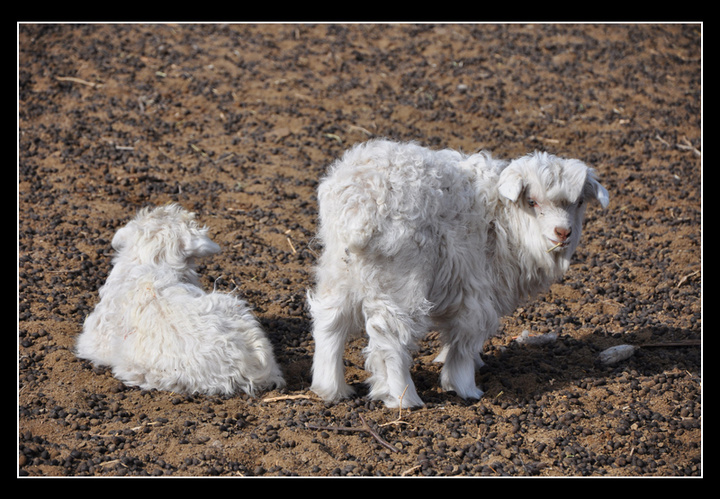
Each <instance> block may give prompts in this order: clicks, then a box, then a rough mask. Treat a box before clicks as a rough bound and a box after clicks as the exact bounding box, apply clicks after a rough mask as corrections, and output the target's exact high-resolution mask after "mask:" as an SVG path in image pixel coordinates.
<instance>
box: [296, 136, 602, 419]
mask: <svg viewBox="0 0 720 499" xmlns="http://www.w3.org/2000/svg"><path fill="white" fill-rule="evenodd" d="M591 198H594V199H597V200H598V201H599V202H600V204H601V205H602V206H603V207H606V206H607V204H608V202H609V197H608V193H607V191H606V190H605V188H603V187H602V186H601V185H600V184H599V183H598V181H597V180H596V178H595V173H594V170H593V169H591V168H589V167H587V166H586V165H585V164H583V163H582V162H580V161H578V160H573V159H561V158H558V157H555V156H552V155H549V154H546V153H535V154H532V155H528V156H524V157H521V158H519V159H516V160H514V161H512V162H510V163H507V162H505V161H499V160H496V159H493V158H492V157H491V156H490V154H488V153H486V152H482V153H478V154H474V155H470V156H466V155H463V154H461V153H459V152H456V151H452V150H441V151H433V150H430V149H427V148H424V147H421V146H419V145H416V144H414V143H395V142H390V141H387V140H373V141H370V142H367V143H364V144H361V145H358V146H355V147H354V148H352V149H350V150H349V151H347V152H346V153H345V155H344V157H343V158H341V159H340V160H339V161H336V162H335V163H333V164H332V165H331V166H330V168H329V171H328V174H327V176H326V178H324V179H323V181H322V182H321V184H320V187H319V190H318V199H319V218H320V221H319V223H320V225H319V232H318V236H319V239H320V241H321V242H322V244H323V245H324V249H323V253H322V255H321V257H320V260H319V262H318V266H317V270H316V279H317V282H316V287H315V289H314V290H313V291H311V292H309V293H308V302H309V305H310V311H311V313H312V317H313V323H314V324H313V336H314V340H315V354H314V359H313V379H312V386H311V389H312V390H313V391H314V392H315V393H317V394H318V395H320V396H321V397H322V398H323V399H325V400H327V401H336V400H338V399H341V398H344V397H347V396H349V395H350V394H351V393H352V392H353V390H352V388H351V387H350V386H349V385H348V384H347V383H346V382H345V379H344V367H343V355H344V348H345V343H346V340H347V338H348V337H349V336H350V335H354V334H357V333H360V332H361V331H362V330H363V328H364V330H365V332H366V334H367V336H368V344H367V347H366V349H365V357H366V363H365V368H366V369H367V370H368V371H369V372H370V374H371V376H370V378H369V380H368V382H369V384H370V393H369V396H370V397H371V398H373V399H377V400H382V401H384V403H385V404H386V405H387V406H389V407H397V406H399V405H400V404H401V403H402V406H403V407H414V406H419V405H422V404H423V402H422V400H421V398H420V397H419V395H418V394H417V391H416V389H415V386H414V384H413V381H412V379H411V376H410V367H411V364H412V352H413V350H414V348H415V347H416V343H417V341H418V340H419V339H420V338H421V337H422V336H423V335H424V334H425V333H427V332H428V331H429V330H430V329H431V328H436V329H437V330H438V331H439V333H440V338H441V340H442V343H443V350H442V352H441V353H440V355H439V356H438V359H437V360H440V361H443V362H444V365H443V368H442V374H441V384H442V387H443V389H445V390H448V391H450V390H452V391H455V392H456V393H457V394H458V395H460V396H461V397H463V398H480V397H481V396H482V395H483V392H482V390H480V389H479V388H478V387H477V385H476V383H475V368H476V367H477V366H481V365H482V361H481V360H480V352H481V351H482V348H483V345H484V343H485V341H486V340H487V339H488V338H489V337H490V336H492V335H493V334H494V333H495V332H496V331H497V329H498V327H499V323H500V318H501V317H502V316H504V315H507V314H510V313H512V312H513V310H515V308H516V307H517V306H518V305H519V304H520V303H522V302H523V301H524V300H527V299H529V298H530V297H532V296H533V295H535V294H537V293H539V292H542V291H544V290H546V289H548V287H549V286H550V284H552V283H553V282H554V281H557V280H558V279H560V278H561V277H562V275H563V274H564V272H565V271H566V270H567V268H568V266H569V264H570V259H571V256H572V255H573V252H574V251H575V248H576V247H577V245H578V242H579V240H580V232H581V229H582V221H583V215H584V211H585V201H586V200H588V199H591Z"/></svg>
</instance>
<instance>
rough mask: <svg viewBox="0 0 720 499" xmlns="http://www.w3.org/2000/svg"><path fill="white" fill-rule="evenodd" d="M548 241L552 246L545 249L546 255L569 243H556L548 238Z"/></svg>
mask: <svg viewBox="0 0 720 499" xmlns="http://www.w3.org/2000/svg"><path fill="white" fill-rule="evenodd" d="M548 240H549V241H550V242H551V243H552V246H550V247H549V248H548V249H547V253H552V252H553V251H555V250H556V249H559V248H564V247H566V246H567V245H568V244H569V243H570V242H569V241H556V240H555V239H550V238H548Z"/></svg>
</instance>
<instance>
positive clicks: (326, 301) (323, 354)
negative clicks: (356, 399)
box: [308, 296, 357, 402]
mask: <svg viewBox="0 0 720 499" xmlns="http://www.w3.org/2000/svg"><path fill="white" fill-rule="evenodd" d="M308 303H309V305H310V312H311V314H312V317H313V339H314V341H315V354H314V355H313V366H312V385H311V386H310V389H311V390H312V391H313V392H315V393H316V394H318V395H319V396H320V397H321V398H322V399H323V400H326V401H328V402H336V401H338V400H340V399H343V398H346V397H349V396H351V395H352V394H353V393H354V390H353V388H352V387H351V386H350V385H348V384H347V383H346V382H345V365H344V362H343V358H344V354H345V343H346V342H347V339H348V337H349V336H351V335H352V334H355V332H356V329H357V325H356V318H355V314H353V311H352V309H351V308H350V306H349V304H348V302H347V301H345V300H338V299H332V298H330V297H328V296H325V297H313V296H308Z"/></svg>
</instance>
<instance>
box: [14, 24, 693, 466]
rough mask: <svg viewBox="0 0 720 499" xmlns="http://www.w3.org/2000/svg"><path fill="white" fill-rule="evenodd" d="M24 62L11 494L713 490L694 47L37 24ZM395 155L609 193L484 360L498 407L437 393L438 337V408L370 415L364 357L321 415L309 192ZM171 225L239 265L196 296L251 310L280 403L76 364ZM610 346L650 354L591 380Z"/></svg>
mask: <svg viewBox="0 0 720 499" xmlns="http://www.w3.org/2000/svg"><path fill="white" fill-rule="evenodd" d="M18 47H19V68H18V78H19V80H18V91H19V102H18V109H19V158H18V217H19V220H18V227H19V232H18V238H19V240H18V244H19V246H18V267H19V268H18V273H19V274H18V468H17V470H18V476H35V477H36V476H45V477H59V476H175V477H180V476H198V477H199V476H203V477H209V476H222V477H230V476H264V477H279V476H323V477H333V476H394V477H397V476H413V477H420V476H437V477H440V476H565V477H567V476H572V477H578V476H595V477H599V476H632V477H640V476H643V477H647V476H662V477H667V476H685V477H688V476H691V477H700V476H702V445H701V444H702V417H701V414H702V392H701V384H702V378H701V372H702V364H701V358H702V351H701V347H700V345H699V341H700V340H701V331H702V309H701V277H702V274H701V248H702V246H701V218H702V215H701V155H700V150H701V144H700V140H701V26H700V25H691V24H677V25H673V24H665V25H652V24H643V25H620V24H613V25H545V24H532V25H520V24H513V25H495V24H490V25H485V24H463V25H408V24H384V25H366V24H350V25H336V24H319V25H299V24H297V25H296V24H265V25H251V24H240V25H232V24H230V25H223V24H208V25H168V24H160V25H143V24H129V25H95V24H92V25H62V24H61V25H56V24H41V25H32V24H20V25H19V26H18ZM380 136H384V137H390V138H393V139H397V140H415V141H418V142H420V143H422V144H424V145H427V146H430V147H434V148H440V147H451V148H455V149H459V150H463V151H466V152H474V151H477V150H479V149H488V150H490V151H492V152H493V153H494V154H495V155H497V156H500V157H504V158H508V159H510V158H513V157H516V156H519V155H523V154H525V153H527V152H530V151H532V150H535V149H539V150H547V151H550V152H552V153H555V154H558V155H562V156H569V157H575V158H579V159H581V160H583V161H585V162H586V163H588V164H590V165H591V166H593V167H595V168H596V169H597V170H598V173H599V175H600V177H601V179H602V182H603V184H604V185H605V186H606V187H607V189H608V191H609V192H610V196H611V204H610V206H609V208H608V209H607V210H605V211H602V210H601V209H600V208H599V207H598V205H597V204H595V205H592V206H591V207H590V208H589V209H588V216H587V221H586V229H585V232H584V235H583V242H581V246H580V248H579V250H578V252H577V254H576V257H575V262H574V264H573V266H572V267H571V270H570V271H569V273H568V274H567V275H566V277H565V279H564V280H563V281H562V282H560V283H558V284H556V285H554V286H553V287H552V289H551V290H550V291H549V292H548V293H546V294H544V295H542V296H539V297H537V298H536V299H535V300H533V301H532V302H530V303H528V304H527V305H526V306H524V307H523V308H521V309H519V310H518V311H517V312H516V313H515V314H514V315H512V316H510V317H507V319H506V320H505V321H504V323H503V328H502V331H501V332H500V334H499V335H498V336H497V337H496V338H494V339H493V340H492V341H491V342H490V343H489V344H488V345H487V347H486V349H485V352H484V354H483V355H484V360H485V362H486V366H485V367H484V368H483V369H481V370H480V371H479V372H478V373H477V379H478V382H479V384H480V385H481V386H482V388H483V389H484V390H485V392H486V393H485V396H484V398H483V399H482V400H480V401H472V402H466V401H463V400H462V399H460V398H458V397H457V396H455V395H454V394H453V393H445V392H443V391H441V390H440V389H439V388H438V366H437V365H435V364H433V362H432V359H433V356H434V355H435V353H436V352H437V347H438V345H437V342H436V340H435V338H434V337H433V335H432V334H431V335H430V336H429V337H428V338H427V340H426V341H425V342H424V343H423V345H422V348H421V350H420V351H419V352H418V353H417V356H416V359H417V361H416V363H415V365H414V371H413V376H414V379H415V380H416V384H417V387H418V392H419V393H420V395H421V396H422V397H423V399H424V400H425V401H426V402H427V405H426V406H425V407H423V408H420V409H416V410H412V411H402V412H400V411H398V410H396V409H393V410H390V409H386V408H385V407H384V406H383V405H382V404H380V403H373V402H371V401H369V400H368V399H367V398H366V397H365V394H366V389H365V387H364V385H363V383H362V381H363V379H364V378H365V373H364V372H363V370H362V365H363V359H362V354H361V349H362V346H363V340H362V339H359V340H356V341H354V342H353V343H351V344H350V345H349V346H348V350H347V361H346V364H347V366H348V371H347V376H348V379H349V381H350V382H351V383H352V384H354V385H356V386H357V388H358V393H359V395H358V397H356V398H353V399H350V400H348V401H345V402H342V403H339V404H336V405H327V404H325V403H323V402H320V401H319V400H317V399H316V398H315V397H313V394H312V393H311V392H309V391H308V385H309V382H310V366H311V359H312V354H313V341H312V337H311V332H310V324H309V317H308V313H307V311H306V310H305V303H304V301H305V300H304V296H305V291H306V289H307V288H308V287H310V286H312V282H313V281H312V279H313V276H312V267H313V265H314V263H315V259H316V255H317V253H318V249H319V248H318V247H317V243H316V242H314V241H313V236H314V233H315V228H316V214H317V204H316V197H315V191H316V187H317V183H318V180H319V179H320V178H321V176H322V175H323V172H324V169H325V168H326V166H327V165H328V164H329V163H330V162H331V161H332V160H333V159H334V158H336V157H337V156H338V155H340V154H341V153H342V151H343V150H345V149H346V148H348V147H350V146H351V145H352V144H354V143H356V142H359V141H363V140H366V139H368V138H371V137H380ZM170 201H175V202H178V203H180V204H182V205H183V206H184V207H186V208H187V209H190V210H194V211H195V212H196V213H197V215H198V218H199V220H200V221H201V222H202V223H204V224H206V225H208V226H209V227H210V233H211V235H212V237H213V238H214V240H215V241H216V242H218V243H219V244H220V245H221V246H222V247H223V252H222V253H221V254H219V255H217V256H214V257H212V258H210V259H208V260H207V261H205V262H204V264H203V265H201V267H200V269H199V270H200V273H201V275H202V279H203V284H204V285H205V286H207V287H208V288H212V286H216V287H217V288H218V289H220V290H222V291H230V290H232V289H233V288H235V287H236V286H237V287H238V288H239V290H240V293H241V296H242V297H244V298H245V299H246V300H247V301H248V302H249V303H250V304H251V305H252V306H253V307H254V309H255V312H256V314H257V316H258V318H259V319H260V320H261V322H262V324H263V326H264V328H265V330H266V331H267V333H268V335H269V337H270V338H271V340H272V342H273V345H274V347H275V351H276V355H277V358H278V361H279V363H280V364H281V365H282V368H283V371H284V375H285V378H286V380H287V383H288V384H287V387H286V388H285V389H283V390H281V391H272V392H269V393H263V394H261V395H260V396H259V397H257V398H255V399H253V398H250V397H248V396H235V397H207V396H198V395H181V394H175V393H166V392H159V391H144V390H140V389H137V388H128V387H125V386H123V385H122V384H121V383H120V382H118V381H117V380H115V379H114V378H113V377H112V375H111V373H110V372H109V371H108V370H105V369H93V367H92V366H91V365H89V364H88V363H86V362H84V361H80V360H78V359H77V358H76V357H75V356H74V355H73V351H72V349H73V344H74V340H75V338H76V336H77V334H78V333H79V332H80V330H81V327H82V323H83V320H84V318H85V316H86V315H87V314H88V313H89V312H90V311H91V310H92V308H93V306H94V305H95V303H96V302H97V292H98V288H99V287H100V286H101V285H102V283H103V282H104V280H105V278H106V276H107V274H108V272H109V270H110V259H111V255H112V253H111V248H110V240H111V238H112V236H113V234H114V232H115V230H116V229H118V228H119V227H120V226H122V225H123V224H124V223H125V222H127V221H128V219H129V218H131V217H132V216H133V215H134V213H135V212H136V210H137V209H139V208H140V207H142V206H146V205H159V204H164V203H167V202H170ZM525 330H527V331H530V332H531V333H533V334H536V335H538V334H543V333H556V334H557V335H558V337H557V339H556V340H555V341H550V342H547V343H543V344H532V343H529V344H528V343H526V342H519V341H518V340H517V337H518V336H519V335H521V334H522V332H523V331H525ZM618 344H632V345H635V346H638V347H639V348H638V349H637V350H636V351H635V353H634V355H632V356H631V357H630V358H628V359H626V360H623V361H621V362H618V363H615V364H612V365H605V364H602V363H600V362H599V360H598V359H599V353H600V352H601V351H602V350H603V349H605V348H607V347H610V346H613V345H618ZM365 424H367V426H365ZM319 427H327V428H319ZM368 427H369V428H372V429H373V431H374V432H375V435H377V437H376V436H375V435H373V434H372V433H371V432H370V431H368ZM336 428H341V429H340V430H337V429H336ZM381 439H382V441H381ZM383 442H387V443H388V444H389V447H388V446H385V445H384V443H383Z"/></svg>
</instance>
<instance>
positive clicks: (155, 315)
mask: <svg viewBox="0 0 720 499" xmlns="http://www.w3.org/2000/svg"><path fill="white" fill-rule="evenodd" d="M112 246H113V248H114V249H115V251H116V255H115V257H114V259H113V269H112V271H111V272H110V275H109V276H108V279H107V282H106V283H105V284H104V285H103V286H102V288H101V289H100V302H99V303H98V304H97V306H96V307H95V309H94V310H93V312H92V313H91V314H90V315H89V316H88V317H87V319H86V320H85V323H84V326H83V331H82V333H81V334H80V335H79V337H78V339H77V344H76V354H77V356H78V357H80V358H83V359H87V360H89V361H91V362H92V363H93V364H95V365H98V366H109V367H111V368H112V372H113V375H114V376H115V377H117V378H118V379H120V380H121V381H123V382H124V383H125V384H127V385H131V386H139V387H142V388H144V389H158V390H167V391H172V392H177V393H188V394H192V393H196V392H197V393H204V394H208V395H213V394H226V395H230V394H234V393H237V392H238V391H239V390H241V391H244V392H246V393H248V394H250V395H254V394H255V392H256V391H257V390H260V389H265V388H271V387H273V386H282V385H284V381H283V378H282V375H281V372H280V369H279V368H278V366H277V364H276V362H275V358H274V355H273V350H272V345H271V344H270V342H269V340H268V339H267V338H266V336H265V333H264V331H263V330H262V329H261V327H260V325H259V323H258V322H257V320H256V319H255V318H254V317H253V315H252V313H251V311H250V308H249V307H248V305H247V304H246V303H245V302H244V301H242V300H240V299H238V298H237V297H235V296H233V295H231V294H223V293H219V292H212V293H206V292H205V291H203V289H201V287H200V283H199V280H198V276H197V273H196V271H195V259H196V258H200V257H204V256H207V255H212V254H215V253H217V252H219V251H220V247H219V246H218V245H217V244H215V243H214V242H213V241H212V240H210V238H209V237H208V236H207V228H205V227H200V226H198V224H197V223H196V221H195V219H194V215H193V214H192V213H189V212H187V211H185V210H183V209H182V208H181V207H180V206H178V205H174V204H173V205H167V206H162V207H159V208H156V209H149V208H146V209H143V210H141V211H140V212H139V213H138V215H137V217H136V218H135V219H134V220H132V221H131V222H130V223H128V224H127V225H126V226H125V227H123V228H121V229H120V230H118V231H117V233H116V234H115V236H114V238H113V240H112Z"/></svg>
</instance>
